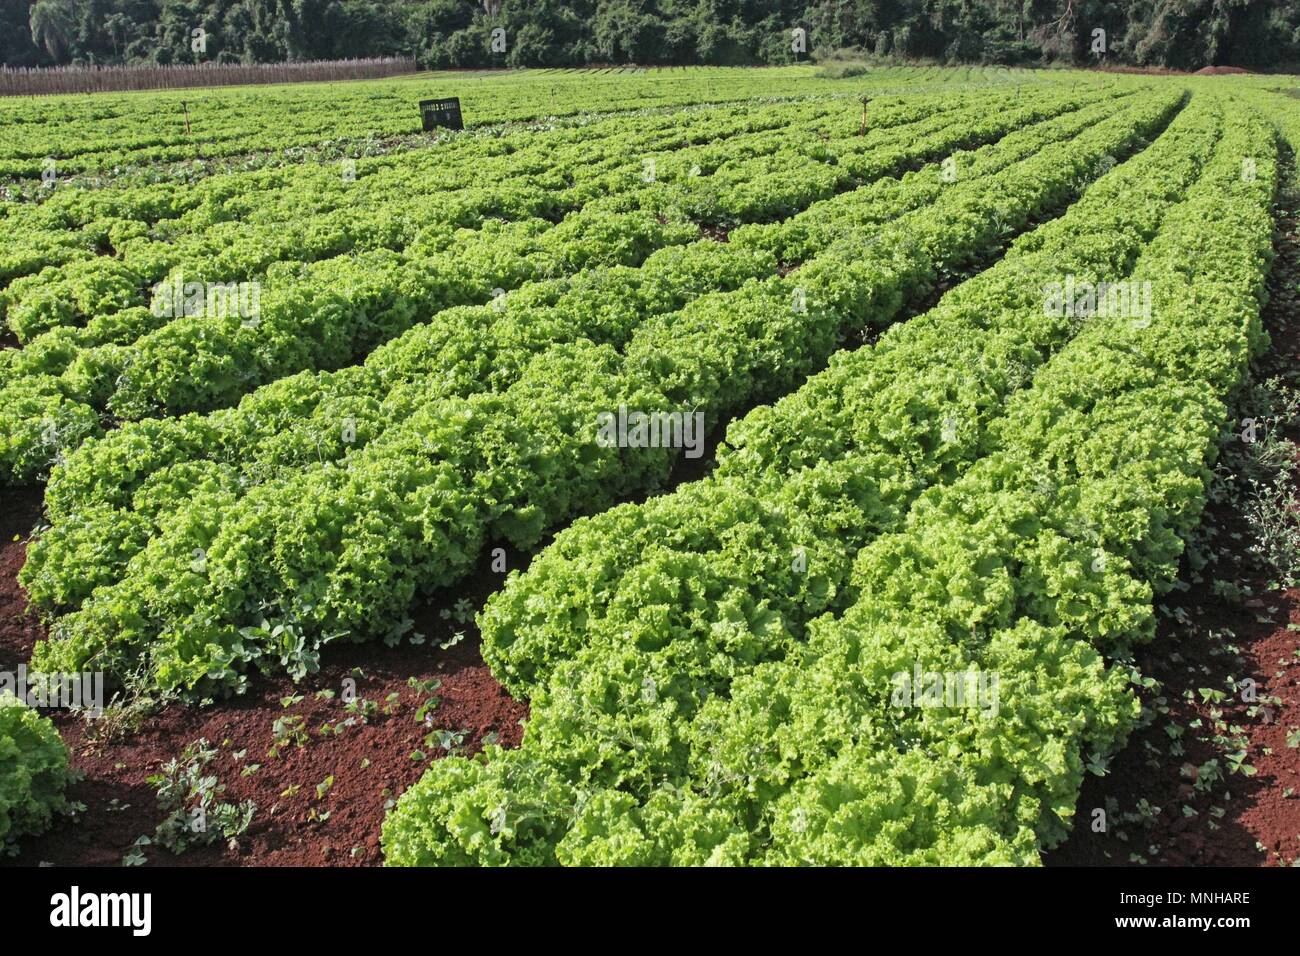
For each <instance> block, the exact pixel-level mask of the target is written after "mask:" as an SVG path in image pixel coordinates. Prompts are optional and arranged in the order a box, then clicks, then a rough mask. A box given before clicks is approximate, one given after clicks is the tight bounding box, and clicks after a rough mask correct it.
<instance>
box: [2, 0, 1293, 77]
mask: <svg viewBox="0 0 1300 956" xmlns="http://www.w3.org/2000/svg"><path fill="white" fill-rule="evenodd" d="M28 3H29V8H28V7H25V6H24V4H22V3H14V4H11V5H10V7H12V9H11V10H9V11H7V12H6V14H5V19H3V20H0V24H4V25H5V26H7V27H8V28H9V29H6V30H0V37H2V38H3V40H2V41H0V62H6V63H12V64H19V65H30V64H36V63H69V62H75V63H86V62H95V63H106V62H115V63H116V62H126V63H138V64H157V63H163V64H165V63H189V62H194V61H195V60H197V59H201V58H202V59H211V60H214V61H217V62H240V61H243V62H269V61H280V60H301V59H313V58H342V57H364V56H378V55H395V54H401V55H417V56H419V57H420V58H421V59H423V60H424V61H425V62H427V63H429V64H430V65H433V66H450V67H485V66H512V67H515V66H569V65H581V64H586V63H592V62H608V63H620V64H622V63H668V64H686V63H706V64H722V65H726V64H741V63H767V64H773V63H787V62H790V60H791V59H792V51H791V49H790V42H789V30H790V29H791V28H793V27H795V26H804V27H805V28H807V29H808V30H809V31H810V48H812V49H820V50H833V49H841V48H857V49H860V50H867V51H873V52H874V53H875V54H877V55H880V56H884V55H886V54H890V53H892V54H896V55H900V56H912V57H929V58H933V59H938V60H944V61H948V62H953V61H958V62H972V61H973V62H985V63H1009V62H1022V63H1023V62H1032V61H1035V60H1045V59H1056V60H1066V61H1072V62H1082V61H1086V60H1088V59H1089V58H1090V52H1091V46H1090V43H1091V31H1092V29H1093V28H1095V27H1102V28H1104V29H1106V30H1107V31H1108V33H1109V34H1110V37H1111V46H1110V50H1109V56H1108V59H1110V60H1112V61H1113V60H1118V61H1121V62H1129V63H1141V64H1151V65H1159V66H1173V67H1180V68H1187V67H1190V68H1193V69H1195V68H1196V67H1198V66H1204V65H1206V64H1210V63H1239V64H1244V65H1277V64H1279V63H1284V62H1286V61H1287V58H1291V59H1292V60H1294V58H1295V57H1296V56H1297V55H1300V51H1297V46H1296V43H1297V41H1296V30H1297V27H1300V20H1298V19H1297V14H1296V12H1295V11H1294V10H1293V9H1291V8H1290V7H1289V6H1287V5H1283V4H1276V5H1275V4H1265V3H1256V4H1247V3H1243V4H1232V5H1227V4H1221V3H1216V2H1212V0H1190V2H1187V3H1181V4H1178V5H1175V6H1173V7H1170V6H1169V5H1147V6H1145V7H1139V8H1135V7H1134V6H1133V5H1131V4H1122V3H1118V2H1113V0H1087V2H1078V0H1075V2H1069V0H1049V2H1041V3H1032V4H1019V3H1017V4H1005V3H995V2H992V0H975V2H970V0H961V2H959V0H939V2H935V0H924V2H923V0H899V2H894V3H890V4H880V3H876V2H872V0H847V2H845V0H745V2H739V0H687V2H682V0H563V2H561V0H500V2H494V3H487V2H476V0H383V2H375V0H333V2H326V0H295V2H294V3H292V4H288V3H281V2H277V0H154V2H149V3H141V2H139V0H38V2H34V3H32V2H31V0H28ZM196 26H202V27H204V28H206V29H207V30H208V31H209V33H210V34H211V39H210V42H209V45H208V49H207V50H206V52H205V53H204V54H203V56H202V57H198V56H196V54H195V53H194V51H193V50H192V49H191V45H190V32H189V31H190V30H191V29H192V28H194V27H196ZM493 28H503V29H505V30H506V31H507V35H508V36H509V37H510V38H511V42H510V44H509V45H508V47H507V49H506V50H505V51H504V52H496V53H494V52H493V50H492V48H491V44H490V41H489V31H490V30H492V29H493Z"/></svg>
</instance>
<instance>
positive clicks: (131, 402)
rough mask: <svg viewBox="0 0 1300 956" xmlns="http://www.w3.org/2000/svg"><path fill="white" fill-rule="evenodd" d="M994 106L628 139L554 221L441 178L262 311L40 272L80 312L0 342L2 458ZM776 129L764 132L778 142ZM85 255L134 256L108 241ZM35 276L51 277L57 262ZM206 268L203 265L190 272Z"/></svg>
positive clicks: (653, 240) (274, 295)
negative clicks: (854, 125)
mask: <svg viewBox="0 0 1300 956" xmlns="http://www.w3.org/2000/svg"><path fill="white" fill-rule="evenodd" d="M1057 99H1058V100H1059V99H1060V97H1059V96H1058V97H1057ZM986 106H987V104H984V103H975V104H973V105H971V106H969V107H967V108H965V109H957V110H955V111H953V110H951V109H948V108H946V107H942V106H937V105H936V104H933V103H924V104H909V105H906V106H900V107H899V108H898V109H897V110H895V111H894V112H893V113H892V114H891V115H890V116H889V117H888V118H887V120H886V121H885V122H884V123H883V124H882V126H881V127H880V128H879V129H877V130H876V131H875V132H873V134H872V135H870V136H866V137H849V138H846V139H844V140H842V141H832V142H831V144H830V146H831V147H838V146H840V145H841V144H843V148H841V149H840V150H839V152H838V153H837V154H829V153H826V152H825V151H826V149H827V147H826V146H825V145H823V144H822V143H821V142H820V141H819V140H818V139H817V137H813V136H810V140H811V144H810V143H808V142H805V141H801V140H798V138H797V137H793V139H795V140H796V142H795V143H794V145H793V146H791V145H790V144H789V142H788V141H789V140H790V139H792V137H789V136H788V135H787V134H784V133H783V134H780V139H781V141H782V142H784V143H785V145H781V146H780V147H779V150H778V152H776V153H761V154H760V155H758V156H755V157H751V158H749V159H740V160H737V161H736V162H734V163H731V164H729V165H728V166H727V167H725V168H724V169H721V170H716V171H715V173H714V175H710V176H701V177H693V176H691V175H690V172H689V170H690V169H691V167H688V166H686V164H685V162H684V161H683V160H682V158H681V157H680V156H678V155H676V154H673V155H672V157H671V158H672V159H673V161H674V169H675V170H676V172H677V173H680V175H675V174H674V175H669V176H668V177H666V178H664V179H659V178H658V177H656V179H655V181H654V182H652V183H645V182H644V181H643V180H642V178H641V175H640V170H641V167H640V166H639V165H638V166H637V169H636V170H635V171H634V170H633V169H630V168H629V167H628V159H627V156H626V154H622V153H620V155H619V157H618V165H617V166H616V168H615V169H613V170H612V171H610V172H607V174H606V175H604V176H603V177H598V178H596V179H593V180H587V181H584V182H582V183H579V184H578V185H577V186H575V187H574V188H573V189H572V190H570V191H569V193H567V194H565V195H568V196H570V197H571V198H568V199H564V200H563V202H564V203H565V204H568V205H569V206H570V207H571V208H573V209H574V211H573V212H572V213H571V214H570V215H568V216H567V217H565V218H563V220H562V221H561V222H560V223H559V224H558V225H555V226H552V224H551V221H550V220H549V219H547V218H543V217H541V216H539V215H537V214H538V213H540V212H544V210H541V209H539V208H537V207H538V205H539V204H549V205H552V206H553V205H554V204H555V203H556V202H557V198H556V194H555V193H554V192H553V191H551V190H548V189H544V188H540V187H537V186H532V185H528V186H519V187H516V186H515V185H512V184H506V185H504V186H502V187H485V188H470V189H468V190H465V191H463V192H461V193H459V194H458V193H452V194H450V195H443V194H439V195H438V196H437V197H435V198H433V199H430V200H428V204H429V205H431V206H434V205H436V206H438V207H439V208H440V214H439V215H437V216H432V217H431V219H429V220H422V221H433V222H438V223H441V222H444V221H447V222H449V223H450V225H445V226H444V225H438V226H431V227H430V226H418V227H413V228H417V230H418V233H417V234H416V235H414V237H410V236H408V237H405V238H403V239H402V240H401V242H405V241H406V239H412V244H411V245H409V246H407V247H405V248H404V249H402V251H400V252H399V251H395V250H393V249H385V248H380V249H373V250H356V251H354V252H353V253H346V254H343V255H339V256H335V257H332V258H329V259H325V260H321V261H317V262H311V263H308V264H306V265H304V264H302V263H299V262H285V263H280V264H273V265H272V266H271V268H270V270H269V272H268V274H267V281H265V283H264V287H263V288H262V290H261V293H260V295H259V298H260V304H259V306H258V308H257V312H256V315H254V316H251V317H250V316H248V315H245V314H243V312H242V311H241V310H239V309H237V308H230V309H228V310H219V312H218V314H211V312H210V310H208V309H199V310H198V314H186V309H184V308H183V306H184V299H183V297H182V296H173V297H172V299H173V303H174V306H177V307H178V308H173V309H172V310H162V311H161V313H160V310H157V309H151V308H149V307H146V306H144V305H139V304H128V305H126V306H125V308H123V309H121V310H119V311H113V309H112V308H111V307H108V306H106V305H105V303H104V301H103V300H102V299H101V298H99V297H97V295H96V294H89V295H87V296H85V297H82V298H78V297H77V296H73V295H70V294H69V292H68V290H67V289H66V288H62V287H61V285H60V282H59V281H57V280H55V281H50V282H48V283H45V284H44V285H38V286H37V287H36V292H34V293H33V294H34V295H36V296H37V300H38V302H52V303H55V304H56V305H57V308H56V309H55V310H54V312H49V311H47V312H45V313H43V314H44V315H45V316H46V318H50V317H51V316H53V317H54V320H55V321H63V320H64V319H67V320H68V321H69V322H70V324H68V325H62V326H57V327H55V328H53V329H52V330H48V331H47V332H46V333H45V334H43V335H38V336H36V337H35V338H34V339H33V340H31V341H29V342H28V344H27V347H26V348H24V349H22V350H11V351H9V352H7V353H0V394H2V395H3V404H2V405H0V407H2V408H3V412H0V466H2V467H4V469H5V471H6V472H7V473H8V477H9V480H10V481H14V480H25V479H30V478H33V477H37V476H39V475H40V474H41V473H42V472H43V470H44V469H45V468H46V467H47V466H48V464H49V462H50V461H51V460H52V459H54V458H57V456H58V455H59V453H60V452H61V451H62V450H63V449H65V448H75V447H76V446H77V445H78V444H80V442H81V441H82V440H83V439H84V438H85V437H86V436H87V435H90V434H98V433H99V432H100V431H101V429H102V421H103V418H104V416H105V414H109V415H111V416H113V417H114V418H116V419H122V420H135V419H139V418H144V417H150V416H153V415H157V414H176V413H181V412H186V411H206V410H210V409H213V408H218V407H222V406H226V405H229V404H231V403H232V402H234V401H235V400H237V399H238V398H239V397H240V396H241V395H243V394H245V393H247V392H249V391H251V390H252V389H253V388H255V387H257V386H258V385H261V384H264V383H266V382H269V381H274V380H276V379H278V378H281V377H283V376H285V375H288V374H291V373H293V372H296V371H299V370H302V369H317V368H326V369H328V368H335V367H339V366H342V365H345V364H348V363H350V362H353V361H355V360H356V359H357V358H359V357H362V356H365V355H366V354H368V352H369V351H370V350H371V349H372V348H373V347H374V346H375V345H377V344H379V343H381V342H383V341H385V340H387V339H391V338H392V337H394V336H396V335H398V334H400V333H401V332H402V331H404V330H406V329H407V328H410V327H411V326H412V325H418V324H421V323H422V322H424V321H426V320H427V318H428V317H429V316H430V315H431V314H433V313H435V312H437V311H439V310H441V309H444V308H448V307H452V306H455V305H463V304H469V303H483V302H486V301H488V300H490V299H492V298H493V296H494V295H500V294H501V292H502V291H503V290H509V289H514V288H517V287H519V286H520V285H522V284H525V283H528V282H535V281H541V280H545V279H548V278H557V277H561V276H565V275H571V274H573V273H574V272H577V271H581V270H583V269H586V268H590V267H598V266H607V265H612V264H620V263H621V264H636V263H639V262H641V261H642V260H643V259H644V258H645V256H646V255H647V254H648V253H650V252H651V251H653V250H655V249H659V248H663V247H665V246H671V245H681V244H684V243H686V242H688V241H690V240H692V239H695V238H696V237H697V236H698V231H697V229H696V227H695V226H694V225H693V223H694V222H696V221H698V220H699V218H700V217H701V216H707V215H710V214H708V213H707V212H706V210H705V206H708V207H710V208H713V209H715V210H716V209H726V210H729V212H728V215H731V216H734V217H735V218H737V219H739V220H742V221H755V220H764V219H779V218H781V217H783V216H786V215H788V214H790V213H791V212H794V211H797V210H799V209H802V208H805V207H806V206H807V205H808V204H810V203H813V202H816V201H819V200H825V199H826V198H827V197H831V196H833V195H835V194H836V193H837V192H843V191H844V190H848V189H851V188H852V187H853V186H855V185H858V184H861V183H862V182H866V181H871V180H874V179H877V178H879V177H881V176H884V175H889V174H896V173H898V172H900V171H901V170H902V169H905V168H906V167H907V166H908V165H909V164H915V163H918V162H920V161H922V160H924V159H925V158H928V157H933V156H935V155H938V154H941V153H943V152H946V151H948V150H951V149H953V148H958V147H961V146H964V145H969V144H973V143H978V142H981V141H982V140H981V139H980V138H979V137H980V136H981V135H983V136H985V137H987V135H989V134H988V132H987V131H986V129H984V128H983V126H984V124H978V123H977V124H974V125H973V126H972V125H970V124H968V123H966V122H963V120H964V119H965V118H966V117H973V116H976V115H978V114H979V113H982V112H987V110H986V108H985V107H986ZM1059 109H1060V107H1059V105H1055V106H1048V105H1039V106H1037V107H1026V108H1024V109H1022V110H1017V111H1014V113H1015V116H1018V117H1020V118H1021V119H1022V120H1026V119H1034V118H1039V119H1041V118H1042V117H1043V116H1044V115H1051V112H1052V111H1053V110H1057V111H1059ZM936 114H938V115H936ZM1013 118H1015V117H1014V116H1012V115H1010V114H1002V115H1000V116H998V118H997V119H996V121H995V124H994V125H997V126H999V127H1000V128H1001V129H1002V130H1003V131H1005V129H1007V128H1009V127H1007V126H1006V123H1007V122H1009V121H1010V120H1011V119H1013ZM772 135H773V134H770V133H764V134H760V137H759V139H761V140H762V143H761V145H762V146H763V147H764V148H766V147H768V146H771V145H772ZM688 158H689V157H688ZM831 158H833V159H834V162H826V161H824V160H827V159H831ZM819 171H820V172H819ZM700 183H703V184H705V185H704V186H702V187H697V186H696V185H693V184H700ZM502 203H505V204H507V205H508V206H509V207H510V209H509V212H510V215H511V216H515V217H518V218H517V219H516V221H513V222H502V221H497V220H495V219H491V220H488V221H486V222H483V223H482V225H481V228H478V229H474V230H471V229H467V228H458V226H457V224H458V223H459V222H460V221H462V220H471V219H475V218H477V217H482V216H483V215H484V214H486V213H487V212H488V211H490V210H495V211H497V212H501V211H502V209H501V204H502ZM426 212H428V210H426ZM444 213H445V214H446V215H445V216H444V215H442V214H444ZM398 244H401V243H400V242H399V243H398ZM87 267H88V268H91V267H93V268H94V269H96V270H100V271H103V270H109V271H113V270H118V271H120V270H127V269H129V268H130V266H128V265H124V264H121V263H119V261H118V260H117V259H102V258H101V259H96V260H92V261H91V262H90V263H88V264H87ZM180 272H181V273H184V270H183V269H182V270H180ZM33 278H35V279H40V280H42V282H44V279H45V275H44V274H42V275H41V276H37V277H33ZM80 278H84V276H83V277H79V278H78V279H77V280H75V281H79V279H80ZM193 278H196V276H195V273H193V272H191V273H186V274H184V277H183V279H184V280H189V279H193ZM183 279H182V278H180V277H178V279H177V281H178V282H180V281H183ZM68 281H74V280H73V279H69V280H68ZM135 281H136V280H135V279H123V280H122V286H121V288H122V289H134V288H136V286H135V284H134V283H135ZM132 294H133V293H132ZM83 300H84V301H83ZM77 301H82V302H83V306H82V307H81V308H80V309H79V310H78V313H77V314H76V315H69V314H67V312H66V310H67V307H68V303H70V302H77ZM60 310H63V311H60ZM178 312H179V313H181V314H179V315H178V314H177V313H178ZM97 313H98V314H97ZM91 315H95V317H94V318H93V319H91V318H88V317H89V316H91ZM60 316H61V317H60ZM11 318H12V317H11Z"/></svg>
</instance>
